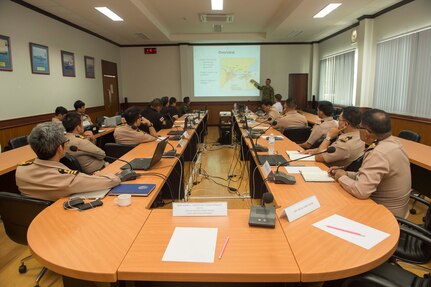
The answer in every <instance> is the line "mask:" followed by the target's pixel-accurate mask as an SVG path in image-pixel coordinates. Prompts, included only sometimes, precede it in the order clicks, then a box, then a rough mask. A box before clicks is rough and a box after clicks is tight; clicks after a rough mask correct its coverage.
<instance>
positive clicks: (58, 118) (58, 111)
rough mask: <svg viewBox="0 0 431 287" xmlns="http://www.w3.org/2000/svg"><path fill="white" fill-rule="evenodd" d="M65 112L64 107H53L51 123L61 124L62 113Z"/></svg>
mask: <svg viewBox="0 0 431 287" xmlns="http://www.w3.org/2000/svg"><path fill="white" fill-rule="evenodd" d="M65 114H67V110H66V108H65V107H61V106H60V107H57V108H55V114H54V117H53V118H52V122H53V123H57V124H61V121H62V120H63V117H64V115H65Z"/></svg>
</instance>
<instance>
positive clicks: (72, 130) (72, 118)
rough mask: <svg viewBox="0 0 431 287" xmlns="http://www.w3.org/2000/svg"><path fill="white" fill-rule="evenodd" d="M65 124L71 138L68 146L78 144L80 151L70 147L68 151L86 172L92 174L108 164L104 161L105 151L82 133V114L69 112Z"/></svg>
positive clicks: (67, 135) (67, 134)
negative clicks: (72, 149) (71, 149)
mask: <svg viewBox="0 0 431 287" xmlns="http://www.w3.org/2000/svg"><path fill="white" fill-rule="evenodd" d="M63 126H64V128H65V129H66V132H67V133H66V138H67V139H69V144H68V147H70V146H76V147H77V148H78V151H75V152H73V151H70V149H69V148H68V149H67V152H68V153H70V154H71V155H72V156H74V157H75V158H76V159H77V160H78V162H79V164H80V165H81V167H82V170H83V171H84V172H85V173H87V174H92V173H93V172H95V171H97V170H101V169H102V168H104V167H105V165H107V163H106V162H105V161H104V158H105V156H106V154H105V152H104V151H103V150H102V149H101V148H99V147H97V146H96V145H95V144H93V143H92V142H90V141H89V140H87V139H86V138H85V137H84V136H82V135H81V134H82V132H83V131H84V126H83V125H82V119H81V116H80V115H79V114H78V113H77V112H70V113H67V114H66V115H65V116H64V118H63Z"/></svg>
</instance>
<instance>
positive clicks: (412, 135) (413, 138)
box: [398, 130, 421, 143]
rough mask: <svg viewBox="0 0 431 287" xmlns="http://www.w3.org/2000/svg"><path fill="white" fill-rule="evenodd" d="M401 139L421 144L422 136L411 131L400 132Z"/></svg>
mask: <svg viewBox="0 0 431 287" xmlns="http://www.w3.org/2000/svg"><path fill="white" fill-rule="evenodd" d="M398 136H399V137H400V138H403V139H406V140H410V141H414V142H417V143H418V142H420V141H421V135H420V134H418V133H415V132H413V131H409V130H402V131H400V133H399V135H398Z"/></svg>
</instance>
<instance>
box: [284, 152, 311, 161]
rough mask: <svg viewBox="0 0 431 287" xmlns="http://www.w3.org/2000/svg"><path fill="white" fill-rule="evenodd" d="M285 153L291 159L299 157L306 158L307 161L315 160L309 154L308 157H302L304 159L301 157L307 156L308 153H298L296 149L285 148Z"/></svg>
mask: <svg viewBox="0 0 431 287" xmlns="http://www.w3.org/2000/svg"><path fill="white" fill-rule="evenodd" d="M286 153H287V155H288V156H289V158H290V159H291V160H297V159H299V160H307V161H316V159H315V156H314V155H313V156H310V157H307V158H304V159H301V158H303V157H306V156H309V154H303V153H300V152H299V151H297V150H287V151H286Z"/></svg>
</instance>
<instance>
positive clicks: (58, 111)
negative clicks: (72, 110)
mask: <svg viewBox="0 0 431 287" xmlns="http://www.w3.org/2000/svg"><path fill="white" fill-rule="evenodd" d="M54 113H55V115H56V116H57V115H65V114H67V110H66V108H65V107H62V106H60V107H56V108H55V112H54Z"/></svg>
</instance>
